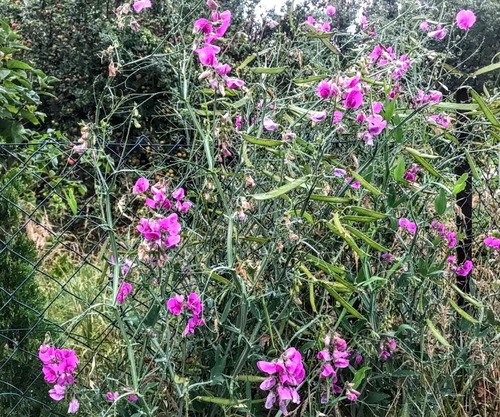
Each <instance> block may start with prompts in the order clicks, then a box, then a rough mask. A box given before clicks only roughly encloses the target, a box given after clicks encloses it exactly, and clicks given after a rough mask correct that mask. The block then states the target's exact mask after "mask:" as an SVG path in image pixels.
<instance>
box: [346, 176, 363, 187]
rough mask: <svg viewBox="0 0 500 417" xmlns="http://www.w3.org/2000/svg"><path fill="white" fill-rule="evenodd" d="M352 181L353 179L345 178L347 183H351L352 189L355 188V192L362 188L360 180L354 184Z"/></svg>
mask: <svg viewBox="0 0 500 417" xmlns="http://www.w3.org/2000/svg"><path fill="white" fill-rule="evenodd" d="M351 180H352V178H351V177H345V182H347V183H350V184H349V185H350V186H351V188H354V189H355V190H357V189H358V188H360V187H361V183H360V182H359V181H358V180H356V181H353V182H351Z"/></svg>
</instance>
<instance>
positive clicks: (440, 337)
mask: <svg viewBox="0 0 500 417" xmlns="http://www.w3.org/2000/svg"><path fill="white" fill-rule="evenodd" d="M425 323H426V324H427V327H428V328H429V330H430V331H431V332H432V334H433V335H434V337H435V338H436V340H437V341H438V342H439V343H441V344H442V345H443V346H446V347H451V345H450V344H449V343H448V342H447V341H446V339H445V338H444V337H443V335H442V334H441V333H440V332H439V330H438V329H436V327H435V326H434V324H432V321H430V320H429V319H425Z"/></svg>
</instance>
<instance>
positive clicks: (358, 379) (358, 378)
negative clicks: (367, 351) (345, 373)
mask: <svg viewBox="0 0 500 417" xmlns="http://www.w3.org/2000/svg"><path fill="white" fill-rule="evenodd" d="M370 369H372V368H370V367H369V366H363V367H362V368H360V369H358V370H357V371H356V373H355V374H354V377H353V378H352V383H353V384H354V387H353V388H354V389H356V388H358V387H359V386H360V385H361V383H362V382H363V380H364V379H365V377H366V372H367V371H369V370H370Z"/></svg>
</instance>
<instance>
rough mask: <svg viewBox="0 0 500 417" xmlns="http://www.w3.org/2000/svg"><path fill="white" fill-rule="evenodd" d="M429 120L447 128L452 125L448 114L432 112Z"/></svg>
mask: <svg viewBox="0 0 500 417" xmlns="http://www.w3.org/2000/svg"><path fill="white" fill-rule="evenodd" d="M427 121H429V122H431V123H434V124H436V125H438V126H440V127H443V128H445V129H448V128H449V127H450V126H451V118H450V116H449V115H447V114H432V115H430V116H428V117H427Z"/></svg>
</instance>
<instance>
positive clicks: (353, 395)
mask: <svg viewBox="0 0 500 417" xmlns="http://www.w3.org/2000/svg"><path fill="white" fill-rule="evenodd" d="M359 395H360V392H359V391H356V390H355V389H354V384H350V383H349V384H347V387H346V397H347V399H348V400H349V401H356V400H357V399H358V397H359Z"/></svg>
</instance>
